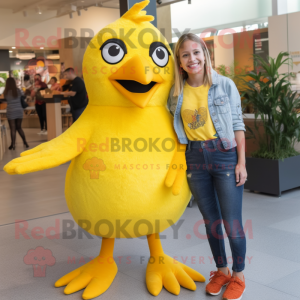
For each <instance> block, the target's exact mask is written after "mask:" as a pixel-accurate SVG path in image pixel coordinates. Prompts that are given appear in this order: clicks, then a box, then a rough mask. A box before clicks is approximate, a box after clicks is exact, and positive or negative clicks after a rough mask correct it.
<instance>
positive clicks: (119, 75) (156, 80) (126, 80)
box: [109, 55, 163, 108]
mask: <svg viewBox="0 0 300 300" xmlns="http://www.w3.org/2000/svg"><path fill="white" fill-rule="evenodd" d="M155 71H157V68H156V69H155ZM109 80H110V81H111V83H112V84H113V86H114V87H115V88H116V89H117V90H118V91H119V92H120V93H121V94H122V95H124V96H125V97H126V98H127V99H128V100H130V101H131V102H133V103H134V104H135V105H136V106H138V107H140V108H144V107H145V106H147V104H148V102H149V101H150V99H151V98H152V96H153V94H154V93H155V91H156V90H157V89H158V87H159V85H160V84H161V83H162V82H163V79H162V77H161V76H160V75H159V74H156V73H155V72H154V70H153V69H152V67H151V65H150V64H149V63H148V61H147V59H145V58H144V57H142V56H140V55H136V56H134V57H132V58H131V59H130V60H129V61H127V62H126V63H125V64H124V65H123V66H122V67H120V68H119V69H118V70H117V72H115V73H113V74H112V75H111V76H110V77H109Z"/></svg>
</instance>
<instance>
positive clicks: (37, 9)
mask: <svg viewBox="0 0 300 300" xmlns="http://www.w3.org/2000/svg"><path fill="white" fill-rule="evenodd" d="M36 13H37V14H39V15H41V14H42V11H41V9H40V8H39V7H38V6H37V7H36Z"/></svg>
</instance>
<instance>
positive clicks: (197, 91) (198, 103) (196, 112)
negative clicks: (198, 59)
mask: <svg viewBox="0 0 300 300" xmlns="http://www.w3.org/2000/svg"><path fill="white" fill-rule="evenodd" d="M208 91H209V86H208V85H207V86H204V85H201V86H198V87H192V86H190V85H189V84H188V83H187V82H185V85H184V87H183V103H182V107H181V118H182V121H183V125H184V131H185V133H186V135H187V137H188V139H189V140H191V141H206V140H212V139H215V138H217V136H216V130H215V127H214V124H213V122H212V120H211V117H210V113H209V110H208Z"/></svg>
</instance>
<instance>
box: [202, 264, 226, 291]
mask: <svg viewBox="0 0 300 300" xmlns="http://www.w3.org/2000/svg"><path fill="white" fill-rule="evenodd" d="M227 269H228V275H225V274H224V273H223V272H221V271H211V272H210V276H211V277H210V278H209V283H208V284H207V285H206V288H205V290H206V293H208V294H210V295H213V296H216V295H219V294H220V293H221V291H222V287H223V286H226V285H227V284H228V282H229V281H230V278H231V274H230V270H229V268H228V267H227Z"/></svg>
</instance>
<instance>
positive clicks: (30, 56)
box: [16, 53, 35, 60]
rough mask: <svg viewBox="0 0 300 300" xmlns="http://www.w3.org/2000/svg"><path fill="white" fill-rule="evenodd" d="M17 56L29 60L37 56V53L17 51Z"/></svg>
mask: <svg viewBox="0 0 300 300" xmlns="http://www.w3.org/2000/svg"><path fill="white" fill-rule="evenodd" d="M16 57H17V58H18V59H22V60H29V59H33V58H34V57H35V53H17V55H16Z"/></svg>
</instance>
